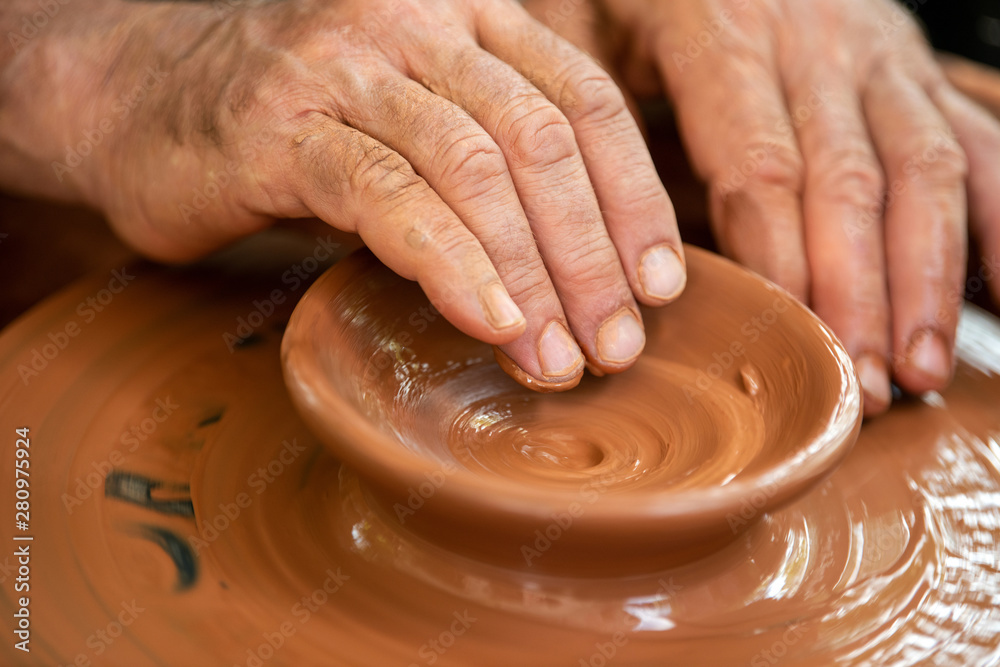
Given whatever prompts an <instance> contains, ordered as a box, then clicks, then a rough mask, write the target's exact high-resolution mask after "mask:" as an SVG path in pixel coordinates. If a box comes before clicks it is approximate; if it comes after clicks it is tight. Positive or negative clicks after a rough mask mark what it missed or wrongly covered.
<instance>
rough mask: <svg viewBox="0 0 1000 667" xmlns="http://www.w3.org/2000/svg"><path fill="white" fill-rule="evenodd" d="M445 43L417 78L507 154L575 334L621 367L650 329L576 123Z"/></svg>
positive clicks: (480, 54) (499, 67) (607, 364)
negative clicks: (575, 130) (579, 141)
mask: <svg viewBox="0 0 1000 667" xmlns="http://www.w3.org/2000/svg"><path fill="white" fill-rule="evenodd" d="M444 42H445V44H444V45H443V46H442V41H441V40H440V39H438V40H436V41H435V42H434V43H435V44H437V45H439V47H440V48H437V49H427V48H423V49H421V53H422V54H423V56H424V59H423V60H420V61H418V62H415V63H413V64H412V67H413V72H412V75H413V76H414V77H415V78H418V79H419V80H421V81H422V82H423V83H424V84H425V85H427V86H428V87H429V88H430V89H431V90H433V91H434V92H436V93H438V94H439V95H441V96H442V97H445V98H447V99H449V100H452V101H453V102H455V103H456V104H457V105H459V106H460V107H462V108H463V109H465V110H466V111H467V112H468V113H469V115H471V116H472V117H473V118H474V119H475V120H476V122H477V123H478V124H479V125H480V126H481V127H483V129H484V130H486V132H487V133H489V134H490V136H491V137H492V138H493V140H494V141H495V142H496V143H497V145H498V146H499V147H500V149H501V151H503V154H504V156H505V158H506V161H507V165H508V168H509V171H510V174H511V177H512V180H513V182H514V186H515V189H516V191H517V194H518V197H519V199H520V201H521V205H522V207H523V209H524V212H525V214H526V215H527V218H528V221H529V224H530V226H531V230H532V232H533V233H534V235H535V238H536V240H537V245H538V248H539V252H540V254H541V256H542V259H543V261H544V262H545V265H546V267H548V271H549V275H550V276H551V278H552V282H553V284H554V285H555V287H556V290H557V293H558V295H559V299H560V301H561V303H562V306H563V310H564V312H565V313H566V317H567V319H568V321H569V324H570V329H571V331H572V334H573V336H574V337H575V338H576V340H577V341H578V342H579V344H580V347H581V348H582V349H583V351H584V354H585V355H586V356H587V359H588V361H589V363H590V364H591V365H592V366H593V367H595V368H597V369H598V370H599V371H603V372H618V371H621V370H624V369H625V368H627V367H629V366H630V365H632V363H634V361H635V359H636V357H637V356H638V355H639V353H640V352H641V351H642V348H643V346H644V344H645V332H644V330H643V328H642V323H641V319H640V316H639V311H638V308H637V306H636V303H635V300H634V298H633V296H632V292H631V290H630V288H629V284H628V282H627V280H626V278H625V275H624V272H623V270H622V266H621V260H620V259H619V256H618V253H617V252H616V250H615V246H614V245H613V244H612V242H611V239H610V237H609V236H608V233H607V230H606V229H605V227H604V223H603V220H602V217H601V211H600V209H599V207H598V204H597V199H596V197H595V195H594V191H593V188H592V187H591V184H590V180H589V178H588V176H587V171H586V168H585V166H584V164H583V160H582V157H581V156H580V152H579V149H578V147H577V144H576V139H575V136H574V134H573V129H572V127H571V126H570V125H569V123H568V122H567V120H566V118H565V117H564V116H563V115H562V114H561V113H560V112H559V110H558V109H557V108H556V107H555V106H554V105H553V104H551V103H550V102H549V101H548V100H547V99H546V98H545V96H544V95H542V94H541V93H540V92H539V91H538V90H537V89H536V88H535V87H534V86H532V85H531V84H530V83H529V82H528V81H527V80H526V79H525V78H524V77H523V76H521V75H520V74H518V73H517V72H516V71H514V70H513V69H512V68H511V67H510V66H509V65H506V64H504V63H503V62H501V61H500V60H498V59H497V58H495V57H494V56H492V55H490V54H488V53H486V52H485V51H483V50H482V49H480V48H479V47H478V46H476V45H475V44H472V43H463V42H462V41H461V39H460V37H459V36H456V38H455V39H452V40H445V41H444ZM484 81H489V82H490V85H489V86H484V85H483V82H484Z"/></svg>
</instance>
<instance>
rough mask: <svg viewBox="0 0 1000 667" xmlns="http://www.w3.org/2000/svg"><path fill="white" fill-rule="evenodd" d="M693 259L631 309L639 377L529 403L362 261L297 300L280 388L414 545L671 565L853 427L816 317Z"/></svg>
mask: <svg viewBox="0 0 1000 667" xmlns="http://www.w3.org/2000/svg"><path fill="white" fill-rule="evenodd" d="M687 259H688V270H689V278H688V284H687V289H686V290H685V292H684V294H683V296H682V297H681V298H680V299H678V300H677V301H676V302H675V303H673V304H671V305H669V306H667V307H664V308H659V309H645V310H643V317H644V320H645V326H646V332H647V344H646V351H645V352H644V354H643V355H642V357H641V358H640V359H639V361H638V362H637V363H636V365H635V366H634V367H633V368H632V369H630V370H628V371H627V372H625V373H622V374H620V375H614V376H608V377H604V378H597V377H592V376H588V377H585V378H584V380H583V381H582V382H581V383H580V385H579V386H578V387H577V388H576V389H573V390H571V391H569V392H565V393H558V394H539V393H535V392H532V391H530V390H528V389H525V388H523V387H522V386H520V385H519V384H517V383H516V382H515V381H514V380H512V379H511V378H510V377H508V376H507V375H506V374H505V373H504V372H503V371H502V370H501V369H500V368H499V366H498V365H497V364H496V362H495V361H494V356H493V352H492V349H491V348H490V346H488V345H486V344H484V343H481V342H479V341H476V340H474V339H472V338H469V337H468V336H466V335H464V334H462V333H460V332H459V331H457V330H456V329H455V328H453V327H452V326H451V325H450V324H448V323H447V322H446V321H445V320H444V319H443V318H442V317H440V315H438V314H437V312H436V311H435V310H434V309H433V308H432V307H431V306H430V305H429V303H428V301H427V299H426V297H425V296H424V295H423V293H422V292H421V290H420V289H419V287H418V286H417V285H416V284H414V283H411V282H409V281H406V280H404V279H402V278H399V277H397V276H396V275H395V274H393V273H392V272H391V271H389V270H388V269H386V268H385V267H383V266H382V265H381V264H380V263H379V262H378V260H376V259H375V258H374V257H373V256H372V255H371V254H370V253H369V252H368V251H366V250H362V251H359V252H357V253H355V254H353V255H351V256H349V257H348V258H346V259H344V260H341V261H340V262H339V263H338V264H337V265H336V266H334V267H333V268H332V269H330V270H329V271H328V272H327V273H325V274H324V275H323V276H321V277H320V278H319V279H318V280H317V281H316V283H315V284H314V285H313V286H312V287H311V288H310V289H309V291H308V292H307V293H306V294H305V296H304V297H303V299H302V301H301V302H300V303H299V305H298V306H297V307H296V309H295V312H294V314H293V316H292V318H291V320H290V322H289V324H288V328H287V330H286V333H285V337H284V340H283V343H282V359H283V363H284V370H285V381H286V383H287V385H288V388H289V390H290V393H291V396H292V400H293V403H294V404H295V405H296V407H297V409H298V410H299V412H300V413H301V414H302V416H303V417H304V419H305V420H306V422H307V423H308V425H309V426H310V428H311V429H312V430H313V431H314V432H315V433H316V435H317V436H319V437H320V438H321V439H322V440H323V441H324V442H325V443H326V444H327V445H328V446H329V448H330V449H331V450H332V451H333V452H334V453H335V454H336V455H337V456H338V457H339V458H340V459H341V460H342V461H344V462H345V463H346V464H347V465H348V466H349V467H350V468H352V469H353V470H354V471H356V473H357V474H358V475H359V476H360V478H361V480H362V482H363V486H364V488H365V489H366V492H365V498H366V500H365V502H368V503H369V504H371V505H372V506H374V507H375V508H376V510H378V511H381V512H384V513H385V516H386V517H388V518H390V519H391V521H392V522H394V523H396V524H398V525H399V526H400V530H401V531H404V532H406V533H408V534H409V535H411V536H412V537H414V538H416V539H422V540H426V541H429V542H431V543H433V544H436V545H438V546H440V547H441V548H442V549H444V550H446V552H453V553H457V554H460V555H461V556H463V557H472V558H476V559H479V560H485V561H490V562H493V563H495V564H497V565H499V566H502V567H506V568H521V569H524V570H529V571H535V572H546V573H560V574H564V575H574V576H576V575H587V576H605V575H608V576H610V575H615V574H621V573H623V572H625V573H628V572H634V573H638V572H650V571H655V570H657V569H659V568H665V567H670V566H675V565H677V564H679V563H681V562H684V561H687V560H692V559H695V558H698V557H701V556H703V555H704V554H706V553H708V552H710V551H712V550H715V549H719V548H721V547H723V546H724V545H725V544H726V543H727V542H730V541H732V540H734V539H735V538H736V537H737V536H738V535H740V534H741V533H743V532H744V531H745V530H746V529H747V528H749V527H750V526H751V525H752V524H753V523H754V522H755V521H756V520H757V519H759V518H760V517H761V516H762V515H763V514H764V513H766V512H768V511H769V510H772V509H774V508H776V507H778V506H780V505H782V504H784V503H786V502H788V501H789V500H791V499H793V498H795V497H797V496H799V495H801V494H802V493H803V492H805V491H806V490H808V489H809V488H810V487H811V486H813V485H814V484H816V483H817V482H818V481H820V480H821V479H823V478H824V477H825V476H826V475H827V474H829V473H830V472H831V471H832V470H833V469H834V468H835V467H836V466H837V464H838V463H839V462H840V461H841V460H842V459H843V458H844V457H845V456H846V454H847V453H848V452H849V450H850V448H851V447H852V446H853V444H854V441H855V439H856V438H857V435H858V431H859V429H860V425H861V394H860V391H859V385H858V381H857V377H856V375H855V371H854V367H853V365H852V364H851V361H850V359H849V357H848V355H847V353H846V351H845V350H844V349H843V347H842V346H841V345H840V343H839V342H838V341H837V339H836V338H835V337H834V335H833V334H832V333H831V332H830V330H829V329H827V328H826V327H825V326H824V325H823V324H822V323H821V322H820V321H819V320H818V319H817V318H816V316H815V315H813V314H812V312H810V311H809V310H808V309H807V308H805V307H804V306H802V305H800V304H799V303H798V302H796V301H795V300H794V299H793V298H792V297H790V296H789V295H788V294H787V293H785V292H784V291H782V290H780V289H779V288H777V287H775V286H774V285H772V284H770V283H769V282H767V281H765V280H763V279H762V278H760V277H759V276H757V275H756V274H753V273H751V272H750V271H747V270H746V269H743V268H741V267H739V266H737V265H736V264H734V263H732V262H729V261H728V260H726V259H723V258H721V257H719V256H717V255H714V254H711V253H708V252H706V251H703V250H700V249H697V248H694V247H688V248H687ZM446 552H442V553H446Z"/></svg>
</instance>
